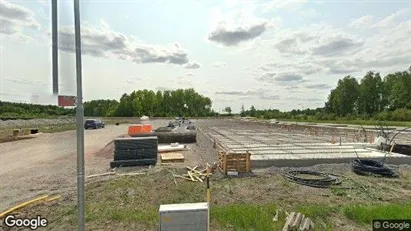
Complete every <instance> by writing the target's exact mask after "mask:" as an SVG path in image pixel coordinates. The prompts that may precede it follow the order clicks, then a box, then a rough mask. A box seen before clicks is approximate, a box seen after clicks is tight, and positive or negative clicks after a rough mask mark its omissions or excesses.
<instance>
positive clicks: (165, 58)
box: [59, 20, 200, 69]
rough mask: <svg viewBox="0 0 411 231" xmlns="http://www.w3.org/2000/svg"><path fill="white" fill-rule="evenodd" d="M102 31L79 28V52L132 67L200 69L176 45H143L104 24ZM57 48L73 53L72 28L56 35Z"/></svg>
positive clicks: (65, 28) (84, 27)
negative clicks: (154, 65) (158, 65)
mask: <svg viewBox="0 0 411 231" xmlns="http://www.w3.org/2000/svg"><path fill="white" fill-rule="evenodd" d="M101 23H102V28H101V29H96V28H91V27H88V26H86V25H84V26H82V27H81V29H82V31H81V33H82V52H83V53H84V54H87V55H91V56H94V57H103V58H109V57H113V58H118V59H121V60H130V61H132V62H135V63H169V64H177V65H185V67H186V68H191V69H194V68H199V67H200V65H199V64H198V63H195V62H191V61H190V60H189V58H188V52H187V51H186V50H185V49H184V48H182V46H181V45H179V44H178V43H174V44H170V45H168V46H157V45H151V44H145V43H142V42H139V41H136V39H135V38H134V37H132V36H126V35H124V34H122V33H119V32H115V31H113V30H111V29H110V26H109V25H108V23H107V22H105V21H104V20H101ZM59 38H60V43H59V48H60V49H61V50H63V51H66V52H74V50H75V49H74V48H75V41H74V28H73V27H72V26H71V27H63V28H61V29H60V32H59Z"/></svg>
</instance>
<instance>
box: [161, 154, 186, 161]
mask: <svg viewBox="0 0 411 231" xmlns="http://www.w3.org/2000/svg"><path fill="white" fill-rule="evenodd" d="M181 162H184V156H183V154H182V153H181V152H167V153H161V163H181Z"/></svg>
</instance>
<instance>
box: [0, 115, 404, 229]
mask: <svg viewBox="0 0 411 231" xmlns="http://www.w3.org/2000/svg"><path fill="white" fill-rule="evenodd" d="M65 133H67V135H64V134H65ZM55 134H56V135H53V136H47V135H46V134H38V135H37V137H36V138H33V139H27V140H21V141H14V142H9V143H3V144H0V145H1V148H2V150H4V151H5V152H4V153H6V152H7V153H9V154H10V157H11V156H15V154H13V150H15V151H17V152H20V153H21V150H19V148H23V149H24V148H25V145H26V148H28V147H29V146H30V142H31V143H33V142H37V143H40V142H41V143H44V142H46V143H48V146H47V147H46V146H44V148H45V149H44V150H43V149H42V146H37V149H38V151H39V154H36V153H33V154H32V155H31V157H28V158H27V159H26V160H24V161H30V163H29V162H27V164H30V166H27V167H26V169H27V171H30V172H32V173H33V174H32V176H31V177H29V176H27V175H26V174H25V173H23V172H21V171H17V170H18V168H17V166H15V165H13V164H11V163H10V165H4V166H8V168H4V169H3V171H2V177H3V179H6V180H7V179H15V180H14V181H5V184H4V189H5V190H2V191H3V192H4V193H2V194H1V195H0V196H1V198H2V201H3V203H2V207H3V206H5V207H6V206H7V207H8V208H10V207H11V209H8V210H5V212H3V213H1V216H2V217H4V216H6V215H10V214H16V215H17V216H20V217H27V216H29V215H30V214H41V215H42V216H43V217H46V218H47V219H48V221H49V226H48V227H47V228H48V229H50V230H67V229H75V226H76V217H75V186H76V185H75V183H76V181H75V177H74V176H75V166H74V163H75V162H74V160H75V155H71V154H70V155H69V154H68V153H69V152H70V151H69V150H71V149H73V144H74V143H75V136H72V137H71V138H70V137H69V135H68V134H69V132H62V133H55ZM70 134H71V133H70ZM63 136H66V138H63ZM85 138H86V142H85V144H86V183H87V185H86V186H87V187H86V195H87V200H86V207H87V211H88V212H87V215H86V217H87V220H88V221H87V227H88V228H87V229H88V230H101V229H102V228H103V226H102V224H103V223H104V230H118V228H120V229H122V230H131V229H134V230H158V229H159V227H160V230H194V229H196V230H368V229H369V227H370V225H371V223H370V222H371V221H368V220H367V219H370V218H367V219H365V220H358V219H357V218H355V214H354V213H355V211H356V209H357V210H359V208H358V207H357V206H358V205H361V204H364V205H369V204H372V203H374V202H376V201H377V202H378V203H379V204H383V205H382V206H386V207H381V209H380V210H384V209H386V208H390V206H392V204H405V205H407V203H409V198H410V197H411V188H410V185H411V184H410V182H411V168H410V164H411V152H410V145H409V144H410V143H411V133H410V132H409V131H408V130H407V129H405V128H388V127H386V126H383V125H381V126H375V127H373V128H371V127H362V126H358V127H349V126H341V125H339V126H336V125H333V126H329V125H316V124H297V123H290V122H289V123H287V122H284V123H282V122H276V121H261V120H256V119H253V118H229V119H191V120H188V119H186V120H184V119H182V118H176V119H174V120H170V119H168V120H164V119H148V118H145V119H144V120H141V119H135V120H134V121H132V123H131V124H120V123H116V124H113V125H108V126H107V127H106V128H103V129H100V130H94V131H93V130H90V131H87V133H86V137H85ZM54 139H57V140H62V139H64V140H65V143H66V144H64V145H67V147H65V146H64V148H63V146H57V144H58V143H59V142H61V141H57V140H54ZM53 140H54V141H53ZM93 142H96V143H93ZM101 142H105V144H104V145H102V143H101ZM92 143H93V147H92V148H91V147H89V146H88V145H91V144H92ZM17 144H19V145H18V146H16V145H17ZM62 145H63V144H62ZM54 146H55V147H54ZM52 150H54V156H55V157H51V156H49V157H44V159H41V158H40V157H41V156H40V155H45V154H44V153H49V152H50V151H52ZM61 150H62V151H61ZM40 152H41V153H42V154H40ZM59 152H61V154H59ZM71 152H75V150H74V149H73V150H71ZM73 154H74V153H73ZM36 155H37V156H38V157H37V158H34V157H35V156H36ZM30 158H32V159H30ZM4 159H5V158H4ZM22 163H23V162H20V165H21V164H22ZM40 166H41V168H39V167H40ZM39 169H40V170H39ZM7 182H9V183H7ZM6 191H7V192H8V193H6ZM10 193H12V195H13V196H11V195H10ZM39 195H40V197H39ZM44 195H46V196H44ZM30 198H37V199H34V200H32V201H31V202H33V203H31V202H30V203H26V204H25V203H23V205H22V204H20V205H17V206H14V207H13V205H16V204H19V203H21V202H22V201H23V202H24V201H27V200H28V199H30ZM394 207H395V206H394ZM395 208H397V210H398V209H399V210H398V211H400V213H401V214H402V215H401V214H400V215H398V216H397V217H398V218H405V217H406V216H405V214H406V211H408V210H406V208H405V207H404V208H401V207H398V206H397V207H395ZM401 209H403V210H401ZM380 210H378V209H377V212H378V211H380ZM397 210H396V212H395V213H397V212H398V211H397ZM401 211H404V212H401ZM377 212H376V213H375V217H371V218H372V219H374V218H378V213H377ZM183 214H184V215H183ZM66 215H67V216H68V217H67V218H64V217H65V216H66ZM190 216H191V218H189V219H185V218H184V217H190ZM2 228H5V229H6V230H7V227H5V226H4V225H3V227H2ZM10 230H11V229H10Z"/></svg>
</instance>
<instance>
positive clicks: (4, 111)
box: [0, 88, 215, 119]
mask: <svg viewBox="0 0 411 231" xmlns="http://www.w3.org/2000/svg"><path fill="white" fill-rule="evenodd" d="M211 106H212V101H211V99H210V98H208V97H205V96H203V95H201V94H199V93H197V92H196V91H195V90H194V89H192V88H190V89H177V90H166V91H157V92H154V91H152V90H147V89H144V90H137V91H133V92H132V93H130V94H123V95H122V96H121V98H120V100H118V101H117V100H104V99H99V100H91V101H86V102H84V115H85V116H91V117H92V116H95V117H141V116H143V115H146V116H150V117H169V116H189V117H201V116H214V115H215V113H214V111H213V110H212V109H211ZM75 113H76V111H75V108H70V109H68V108H62V107H58V106H53V105H39V104H26V103H12V102H2V101H0V118H1V119H16V118H20V119H32V118H50V117H57V116H74V115H75Z"/></svg>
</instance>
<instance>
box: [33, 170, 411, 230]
mask: <svg viewBox="0 0 411 231" xmlns="http://www.w3.org/2000/svg"><path fill="white" fill-rule="evenodd" d="M244 180H245V179H231V182H232V184H235V183H236V182H237V183H239V182H246V181H244ZM226 184H227V181H226V180H220V181H215V182H214V183H213V190H212V191H213V193H212V194H213V195H212V203H211V211H210V213H211V226H212V229H213V230H261V231H265V230H281V228H282V226H283V225H284V221H285V218H286V217H285V212H281V211H284V210H287V211H288V212H292V211H295V212H301V213H303V214H304V215H306V216H308V217H310V218H311V219H312V220H313V221H314V223H315V224H318V227H320V224H322V223H324V224H325V225H326V230H335V229H336V228H335V227H336V226H335V224H333V221H335V220H334V219H335V218H338V220H342V221H344V223H346V224H347V223H348V224H354V227H357V228H358V227H360V228H361V227H362V228H369V224H371V223H370V222H371V221H372V219H376V218H386V219H389V218H391V219H392V218H405V214H411V203H408V204H404V205H401V204H389V205H388V204H384V205H380V204H376V203H377V202H376V203H372V202H370V203H369V204H363V205H358V204H353V203H338V204H335V203H334V204H332V203H330V202H328V203H324V202H320V203H317V202H311V201H310V200H305V199H303V198H295V200H296V201H295V203H293V204H292V205H290V204H289V203H287V204H282V205H281V204H278V203H276V202H275V201H276V199H275V198H273V199H272V201H273V202H272V203H262V202H259V201H258V200H257V199H255V200H253V199H252V198H248V199H247V201H248V202H246V201H244V200H243V197H242V196H236V197H235V198H233V199H234V200H233V202H231V203H227V196H229V197H232V196H230V195H229V193H228V191H227V190H228V189H224V188H225V187H226V186H225V185H226ZM287 188H288V187H287ZM217 189H218V190H217ZM255 190H256V193H255V194H256V195H258V194H261V192H259V191H258V188H256V189H255ZM330 190H331V195H334V197H335V199H336V201H338V198H339V197H341V195H340V194H341V193H340V190H338V189H330ZM86 193H87V194H86V221H87V226H88V227H90V230H99V229H101V228H102V227H106V226H105V224H110V225H112V226H113V227H115V228H116V229H118V230H124V229H128V228H130V227H129V226H130V225H134V226H133V229H134V230H155V229H157V227H158V222H159V217H158V208H159V206H160V205H161V204H174V203H193V202H201V201H204V200H205V185H204V184H201V183H193V182H189V181H178V183H177V185H175V184H174V182H173V180H172V177H171V174H170V173H169V172H168V171H166V170H160V171H158V172H153V173H150V174H149V175H148V176H138V177H118V178H116V179H113V180H109V181H106V182H101V183H92V184H89V185H88V187H87V190H86ZM75 202H76V201H75V197H73V199H72V201H66V202H63V203H62V204H61V205H58V206H53V207H43V208H42V209H40V210H39V209H36V213H41V214H43V215H44V216H47V217H48V219H49V221H52V222H51V226H50V227H61V228H64V229H67V230H70V229H73V227H75V226H76V222H77V217H76V211H77V210H76V206H75ZM280 203H281V202H280ZM280 205H281V206H283V207H280ZM284 206H286V207H287V209H285V208H284ZM277 210H279V211H280V212H279V217H278V221H273V218H274V216H275V214H276V211H277ZM107 222H108V223H107ZM106 228H107V227H106ZM107 229H108V230H111V229H110V228H107ZM337 230H338V229H337Z"/></svg>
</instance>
